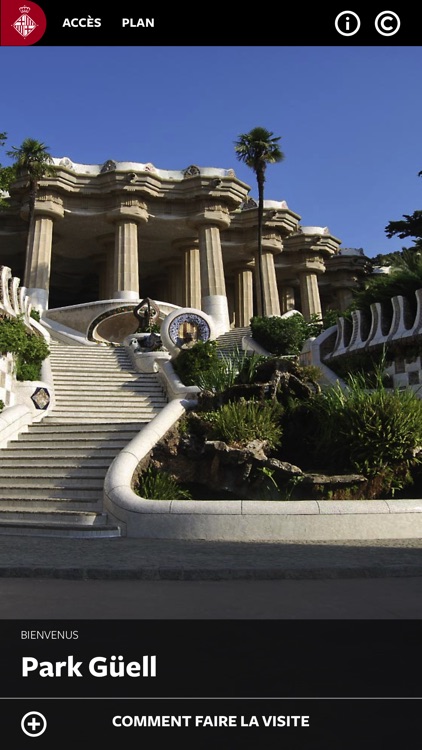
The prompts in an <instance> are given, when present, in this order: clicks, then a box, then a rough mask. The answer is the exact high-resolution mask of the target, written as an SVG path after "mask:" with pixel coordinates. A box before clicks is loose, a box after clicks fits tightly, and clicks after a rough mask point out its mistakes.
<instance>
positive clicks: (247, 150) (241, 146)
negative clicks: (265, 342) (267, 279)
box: [234, 127, 284, 315]
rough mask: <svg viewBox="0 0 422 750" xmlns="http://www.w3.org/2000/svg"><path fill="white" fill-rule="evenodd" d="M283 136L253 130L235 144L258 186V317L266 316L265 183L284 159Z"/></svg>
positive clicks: (238, 156)
mask: <svg viewBox="0 0 422 750" xmlns="http://www.w3.org/2000/svg"><path fill="white" fill-rule="evenodd" d="M280 138H281V136H274V133H272V132H271V130H267V129H266V128H262V127H256V128H252V130H250V131H249V133H242V134H241V135H239V136H238V139H237V141H235V143H234V148H235V152H236V156H237V158H238V160H239V161H241V162H243V163H244V164H246V166H248V167H250V169H252V170H253V171H254V172H255V177H256V181H257V184H258V248H257V250H258V263H257V269H256V274H255V283H256V302H257V308H258V315H263V314H264V292H263V285H262V225H263V215H264V183H265V172H266V169H267V165H268V164H276V163H277V162H281V161H283V159H284V154H283V152H282V151H281V149H280V147H279V145H278V141H279V140H280Z"/></svg>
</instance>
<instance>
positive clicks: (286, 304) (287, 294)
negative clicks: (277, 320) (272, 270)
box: [280, 286, 295, 315]
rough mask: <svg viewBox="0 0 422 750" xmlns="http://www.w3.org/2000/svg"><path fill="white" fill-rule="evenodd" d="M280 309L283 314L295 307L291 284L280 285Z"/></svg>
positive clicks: (293, 291)
mask: <svg viewBox="0 0 422 750" xmlns="http://www.w3.org/2000/svg"><path fill="white" fill-rule="evenodd" d="M280 309H281V314H282V315H283V314H284V313H286V312H289V310H294V309H295V290H294V288H293V287H292V286H282V287H281V290H280Z"/></svg>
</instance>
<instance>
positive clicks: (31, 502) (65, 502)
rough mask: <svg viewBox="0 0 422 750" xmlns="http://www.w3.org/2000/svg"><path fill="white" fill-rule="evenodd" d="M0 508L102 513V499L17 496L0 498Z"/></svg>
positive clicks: (33, 511)
mask: <svg viewBox="0 0 422 750" xmlns="http://www.w3.org/2000/svg"><path fill="white" fill-rule="evenodd" d="M0 510H2V511H3V510H4V511H6V510H13V511H14V510H17V511H20V510H26V511H30V512H31V513H35V512H43V513H45V512H46V511H75V512H83V513H102V512H103V509H102V501H101V500H97V501H96V502H95V501H93V500H92V499H91V500H86V499H85V500H84V498H77V499H75V498H69V497H67V496H66V497H57V498H53V499H52V498H51V497H48V498H44V497H36V498H33V497H30V498H27V497H19V496H18V497H15V498H0Z"/></svg>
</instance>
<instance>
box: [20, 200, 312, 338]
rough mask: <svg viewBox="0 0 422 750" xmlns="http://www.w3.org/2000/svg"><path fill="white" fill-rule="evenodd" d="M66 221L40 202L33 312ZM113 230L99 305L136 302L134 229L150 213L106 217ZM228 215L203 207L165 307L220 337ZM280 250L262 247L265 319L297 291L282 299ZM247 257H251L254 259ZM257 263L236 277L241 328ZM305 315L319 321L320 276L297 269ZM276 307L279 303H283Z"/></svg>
mask: <svg viewBox="0 0 422 750" xmlns="http://www.w3.org/2000/svg"><path fill="white" fill-rule="evenodd" d="M63 215H64V211H63V205H62V202H61V201H60V199H53V198H51V197H50V198H46V199H44V200H43V202H40V203H39V202H38V201H37V211H36V214H35V217H34V221H33V226H32V231H31V232H30V235H29V241H28V248H27V256H26V266H25V278H24V284H25V286H26V288H27V289H28V293H29V294H30V295H31V299H32V302H33V306H34V307H35V308H38V309H39V310H45V309H47V307H48V290H49V283H50V268H51V251H52V240H53V224H54V221H55V220H57V219H59V218H61V217H62V216H63ZM108 219H109V221H111V222H113V224H114V226H115V233H114V234H115V240H114V252H112V253H110V252H109V253H108V256H107V258H106V261H105V263H104V269H103V274H102V279H101V284H100V291H101V295H102V296H103V298H104V299H122V300H134V301H135V300H138V299H139V263H138V226H139V224H140V223H142V222H146V221H147V219H148V214H147V208H146V206H145V204H143V203H142V202H141V201H139V200H131V199H129V200H128V201H127V202H126V203H125V204H122V205H120V206H119V207H118V208H116V209H115V210H113V211H112V212H110V213H109V214H108ZM229 221H230V220H229V216H228V212H226V211H225V210H224V209H222V208H221V206H220V207H218V208H215V207H205V208H203V210H202V211H201V212H200V213H199V214H197V215H196V216H195V218H194V219H193V220H192V222H191V224H192V226H193V227H194V228H195V229H196V231H197V240H192V239H190V240H186V241H185V242H180V241H178V242H177V243H175V250H176V252H177V253H178V254H180V253H182V258H181V260H180V261H179V262H178V266H179V269H180V270H181V271H182V274H181V275H180V274H179V273H176V272H172V273H170V274H169V278H170V289H169V301H174V302H175V303H179V304H181V305H182V306H184V307H193V308H197V309H202V310H203V312H205V313H207V314H208V315H210V316H211V317H212V318H213V320H214V321H215V325H216V331H217V333H220V332H221V333H223V332H225V331H227V330H229V328H230V322H229V310H228V301H227V292H226V283H225V274H224V265H223V255H222V248H221V238H220V231H221V229H225V228H227V227H228V225H229ZM280 249H281V240H280V238H278V239H277V242H276V243H274V240H270V241H268V242H267V243H265V242H264V246H263V254H262V281H263V286H264V311H263V312H264V315H266V316H270V315H280V314H281V313H283V312H287V311H288V310H290V309H293V307H294V291H293V290H292V288H290V287H284V288H282V290H281V294H280V296H279V292H278V286H277V278H276V269H275V264H274V254H275V253H278V252H279V251H280ZM251 254H252V253H251ZM257 263H258V258H257V257H256V255H255V258H254V261H249V262H248V261H245V264H244V265H243V266H241V267H239V268H235V269H233V271H234V279H235V282H234V289H235V324H236V326H246V325H248V324H249V322H250V319H251V318H252V316H253V314H254V309H253V290H254V284H253V274H254V266H256V264H257ZM299 279H300V295H301V301H302V312H303V315H304V317H305V318H307V319H309V318H310V317H311V316H312V315H321V303H320V298H319V290H318V278H317V273H316V272H315V270H314V269H312V268H306V267H305V268H302V269H301V270H300V273H299ZM280 301H281V304H280Z"/></svg>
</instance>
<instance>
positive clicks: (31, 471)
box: [0, 459, 110, 486]
mask: <svg viewBox="0 0 422 750" xmlns="http://www.w3.org/2000/svg"><path fill="white" fill-rule="evenodd" d="M7 463H9V466H7V465H6V466H5V465H4V463H3V461H2V462H1V464H0V484H1V485H3V486H5V484H4V483H5V481H9V479H11V480H12V481H13V482H14V486H16V485H17V484H18V483H19V482H21V481H25V480H26V479H37V481H38V477H41V480H42V481H43V480H45V481H50V480H51V479H54V478H56V477H57V478H59V479H62V481H63V482H68V481H69V480H70V481H73V480H75V479H81V481H83V482H84V483H85V480H86V479H89V480H91V479H99V480H101V479H104V477H105V475H106V473H107V469H108V467H109V466H110V463H109V462H108V461H105V462H103V464H102V465H100V466H98V465H97V466H91V465H89V466H87V465H86V462H85V463H84V464H83V465H81V464H80V462H77V461H74V462H73V465H69V464H67V465H57V461H50V466H49V465H48V464H47V459H45V461H43V462H42V464H41V462H40V461H38V462H37V461H36V459H34V460H33V461H32V462H31V463H29V461H20V463H17V462H16V461H12V462H10V461H9V462H7Z"/></svg>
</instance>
